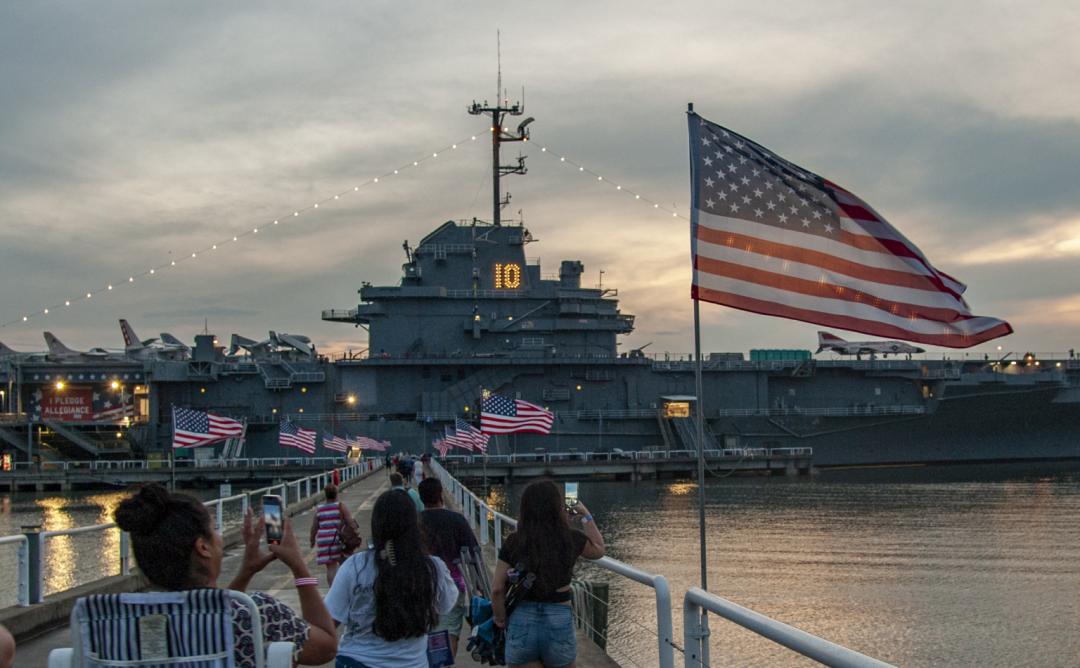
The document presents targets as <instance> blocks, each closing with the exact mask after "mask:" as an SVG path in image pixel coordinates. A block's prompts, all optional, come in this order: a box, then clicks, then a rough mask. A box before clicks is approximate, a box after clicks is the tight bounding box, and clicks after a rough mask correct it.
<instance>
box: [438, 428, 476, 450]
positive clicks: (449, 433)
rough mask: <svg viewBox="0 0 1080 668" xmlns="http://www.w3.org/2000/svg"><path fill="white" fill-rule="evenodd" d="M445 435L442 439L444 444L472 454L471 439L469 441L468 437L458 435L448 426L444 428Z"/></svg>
mask: <svg viewBox="0 0 1080 668" xmlns="http://www.w3.org/2000/svg"><path fill="white" fill-rule="evenodd" d="M445 433H446V436H445V437H444V438H443V441H444V442H446V443H448V444H449V445H450V446H452V447H455V448H461V449H462V450H468V451H469V452H472V449H473V442H472V439H470V438H468V437H466V436H464V435H462V434H458V433H457V432H456V431H455V430H454V428H453V427H450V426H447V427H446V432H445Z"/></svg>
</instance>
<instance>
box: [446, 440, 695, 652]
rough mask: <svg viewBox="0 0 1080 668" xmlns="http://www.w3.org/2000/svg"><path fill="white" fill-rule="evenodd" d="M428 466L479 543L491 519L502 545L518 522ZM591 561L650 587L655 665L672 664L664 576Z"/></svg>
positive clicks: (604, 560)
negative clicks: (506, 530)
mask: <svg viewBox="0 0 1080 668" xmlns="http://www.w3.org/2000/svg"><path fill="white" fill-rule="evenodd" d="M430 466H431V468H432V469H433V470H434V471H435V473H436V474H438V476H439V478H440V479H441V480H442V483H443V487H444V488H445V489H446V490H447V491H449V492H450V494H451V496H452V497H453V498H454V500H455V501H456V502H457V504H458V507H459V508H461V511H462V513H464V515H465V517H466V518H467V519H468V521H469V525H470V526H471V527H472V528H473V530H474V531H476V534H477V537H478V538H479V541H480V544H481V545H487V544H488V543H489V542H490V537H489V527H490V526H491V520H492V519H494V527H493V529H494V531H492V532H491V535H492V536H493V537H494V542H495V549H496V550H498V549H499V548H501V547H502V538H503V536H502V533H503V526H504V525H505V526H507V527H509V528H511V529H513V528H514V527H516V526H517V520H515V519H514V518H512V517H510V516H508V515H504V514H502V513H500V512H498V511H497V510H495V509H493V508H492V507H491V506H489V505H487V504H486V503H484V502H483V501H482V500H481V499H480V498H479V497H477V496H476V495H475V494H473V493H472V492H471V491H469V489H468V488H467V487H465V486H464V485H462V484H461V483H460V482H458V481H457V479H456V478H454V477H453V476H452V475H450V473H448V472H447V470H446V469H445V468H443V467H442V466H440V465H439V463H438V462H437V461H435V460H434V459H433V460H431V463H430ZM592 563H593V564H595V565H596V566H599V567H600V568H603V569H606V570H608V571H610V572H612V573H615V574H616V575H619V576H622V577H625V578H628V579H630V580H633V581H634V582H639V583H641V584H643V585H645V586H647V587H651V588H652V589H653V591H654V592H655V597H656V629H657V665H659V666H660V668H674V667H675V651H674V650H675V645H674V642H673V641H674V632H673V631H672V624H671V591H670V589H669V588H668V583H667V578H665V577H664V576H663V575H656V574H654V573H648V572H646V571H643V570H640V569H638V568H634V567H633V566H631V565H629V564H625V563H623V562H621V561H618V560H616V559H612V558H610V557H604V558H602V559H598V560H596V561H593V562H592Z"/></svg>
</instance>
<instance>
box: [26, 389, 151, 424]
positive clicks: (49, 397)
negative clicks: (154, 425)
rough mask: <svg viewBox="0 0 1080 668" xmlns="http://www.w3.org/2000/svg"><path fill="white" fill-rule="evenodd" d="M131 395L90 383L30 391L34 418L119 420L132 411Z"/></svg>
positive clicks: (66, 420)
mask: <svg viewBox="0 0 1080 668" xmlns="http://www.w3.org/2000/svg"><path fill="white" fill-rule="evenodd" d="M132 401H133V399H132V397H131V395H127V396H123V395H121V394H118V393H116V392H110V391H107V390H95V389H93V388H89V387H65V388H64V389H62V390H56V389H53V388H48V387H44V388H40V389H38V390H36V391H34V392H33V393H32V394H31V395H30V406H29V408H30V411H29V412H30V415H31V418H32V419H33V420H34V421H36V422H37V421H42V420H55V421H57V422H121V421H123V419H124V418H125V417H132V416H134V415H135V409H134V405H133V403H132Z"/></svg>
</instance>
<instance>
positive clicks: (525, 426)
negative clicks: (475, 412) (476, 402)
mask: <svg viewBox="0 0 1080 668" xmlns="http://www.w3.org/2000/svg"><path fill="white" fill-rule="evenodd" d="M554 421H555V417H554V415H552V413H551V411H549V410H547V409H546V408H540V407H539V406H537V405H536V404H530V403H529V402H528V401H522V400H521V399H509V398H507V397H502V396H499V395H497V394H493V395H491V396H490V397H488V398H487V399H485V400H484V405H483V407H482V408H481V409H480V429H481V431H483V432H484V433H485V434H513V433H515V432H521V433H532V434H550V433H551V425H552V423H553V422H554Z"/></svg>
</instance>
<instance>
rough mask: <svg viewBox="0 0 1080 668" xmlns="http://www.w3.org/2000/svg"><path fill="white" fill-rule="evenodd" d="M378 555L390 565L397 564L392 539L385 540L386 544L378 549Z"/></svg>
mask: <svg viewBox="0 0 1080 668" xmlns="http://www.w3.org/2000/svg"><path fill="white" fill-rule="evenodd" d="M379 556H380V557H381V558H383V559H385V560H386V561H389V562H390V565H391V566H397V555H396V554H394V541H393V540H388V541H386V546H385V547H383V549H382V550H380V551H379Z"/></svg>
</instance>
